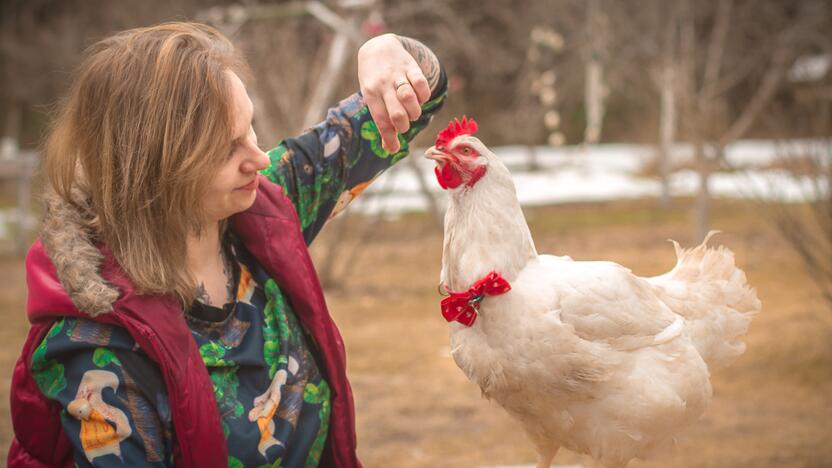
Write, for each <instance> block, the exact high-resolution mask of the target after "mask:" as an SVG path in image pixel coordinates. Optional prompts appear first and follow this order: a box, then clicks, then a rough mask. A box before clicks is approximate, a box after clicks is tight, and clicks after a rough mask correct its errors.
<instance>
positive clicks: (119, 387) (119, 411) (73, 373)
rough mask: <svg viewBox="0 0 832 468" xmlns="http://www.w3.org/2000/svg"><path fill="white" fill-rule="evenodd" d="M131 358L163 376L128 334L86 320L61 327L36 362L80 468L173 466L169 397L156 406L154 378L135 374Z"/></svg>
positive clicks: (43, 345) (53, 332) (38, 378)
mask: <svg viewBox="0 0 832 468" xmlns="http://www.w3.org/2000/svg"><path fill="white" fill-rule="evenodd" d="M119 356H121V357H122V359H120V358H119ZM124 358H127V359H130V360H131V361H134V360H135V362H136V363H138V364H139V367H138V369H140V370H141V369H142V368H143V367H144V368H147V369H155V366H153V365H152V362H151V361H150V359H149V358H148V357H147V356H146V355H144V354H143V353H142V352H141V351H140V350H139V349H138V348H136V347H135V346H134V342H133V341H132V338H131V337H130V335H129V334H128V333H127V332H126V331H125V330H122V329H119V328H117V327H112V326H109V325H102V324H97V323H95V322H91V321H87V320H80V319H79V320H76V319H63V320H59V321H58V322H56V323H55V325H54V326H53V327H52V328H51V330H50V331H49V333H48V334H47V336H46V337H45V338H44V340H43V341H42V342H41V344H40V346H38V348H37V350H36V351H35V353H34V355H33V356H32V362H31V370H32V375H33V376H34V378H35V380H36V382H37V384H38V387H39V388H40V390H41V391H42V392H43V394H44V395H46V397H47V398H49V399H52V400H55V401H57V402H58V403H60V405H61V406H62V407H63V411H62V413H61V422H62V424H63V430H64V433H65V434H66V435H67V438H68V439H69V440H70V442H71V443H72V445H73V447H74V448H75V463H76V466H79V467H90V466H95V467H111V466H112V467H115V466H125V465H126V466H156V467H164V466H172V450H171V440H172V435H171V434H172V425H171V417H170V411H169V410H168V407H167V404H166V397H165V395H164V394H159V395H154V397H153V398H148V397H147V394H146V393H147V392H146V389H147V382H148V381H152V380H153V376H152V375H151V376H150V378H149V379H148V375H140V376H139V375H134V373H133V372H132V370H133V369H136V368H137V367H135V366H130V369H131V371H130V372H128V370H127V369H125V366H124V363H123V362H122V361H123V359H124ZM141 362H144V363H145V364H141ZM156 372H157V373H158V370H156ZM151 373H152V371H151ZM159 379H161V376H159Z"/></svg>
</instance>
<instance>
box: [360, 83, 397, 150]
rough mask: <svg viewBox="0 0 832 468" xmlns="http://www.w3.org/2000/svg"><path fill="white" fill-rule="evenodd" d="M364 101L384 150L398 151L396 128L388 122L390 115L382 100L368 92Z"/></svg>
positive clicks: (373, 93)
mask: <svg viewBox="0 0 832 468" xmlns="http://www.w3.org/2000/svg"><path fill="white" fill-rule="evenodd" d="M364 101H365V102H366V104H367V108H368V109H370V115H371V116H373V121H374V122H375V123H376V127H377V128H378V133H379V135H380V136H381V144H382V146H384V149H386V150H387V151H391V152H396V151H398V150H399V139H398V138H397V137H396V127H395V126H394V125H393V122H392V121H391V120H390V115H389V114H388V113H387V106H386V104H385V102H384V100H383V99H382V98H381V96H380V95H377V94H375V92H373V91H371V90H368V91H367V92H366V93H365V94H364Z"/></svg>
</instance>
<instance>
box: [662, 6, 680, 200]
mask: <svg viewBox="0 0 832 468" xmlns="http://www.w3.org/2000/svg"><path fill="white" fill-rule="evenodd" d="M670 10H671V13H670V15H669V18H668V19H667V22H666V24H665V30H664V34H663V36H664V38H663V39H664V40H663V43H664V44H663V47H662V65H661V70H660V72H659V174H660V180H661V186H662V192H661V196H660V197H659V206H661V207H662V208H665V209H667V208H670V205H671V204H672V200H671V198H670V174H671V172H672V161H671V158H672V154H671V152H672V150H673V143H674V142H675V139H676V66H677V64H676V59H675V57H674V54H675V52H676V26H677V21H676V19H677V12H676V8H675V5H674V7H671V9H670Z"/></svg>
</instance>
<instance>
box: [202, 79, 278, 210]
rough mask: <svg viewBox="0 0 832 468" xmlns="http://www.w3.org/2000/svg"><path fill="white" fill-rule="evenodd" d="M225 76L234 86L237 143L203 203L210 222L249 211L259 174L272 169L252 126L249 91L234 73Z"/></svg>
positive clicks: (234, 127)
mask: <svg viewBox="0 0 832 468" xmlns="http://www.w3.org/2000/svg"><path fill="white" fill-rule="evenodd" d="M226 73H227V74H228V77H229V79H228V81H229V85H230V86H231V100H232V103H231V111H232V119H233V122H234V126H233V133H232V135H233V138H234V141H233V143H232V149H231V153H230V154H229V155H228V160H227V161H226V162H225V163H224V164H223V165H222V167H220V169H219V171H218V172H217V173H216V175H214V178H213V179H212V180H211V182H210V184H209V185H210V187H209V189H208V195H207V196H206V197H205V199H204V201H203V202H204V203H205V207H206V208H205V212H206V215H207V216H208V220H209V222H213V221H220V220H223V219H225V218H227V217H229V216H231V215H233V214H234V213H239V212H240V211H245V210H246V209H248V207H250V206H251V204H252V203H254V198H255V197H256V196H257V172H258V171H259V170H261V169H265V168H266V167H268V165H269V157H268V156H266V154H265V153H264V152H263V151H261V150H260V148H259V147H258V146H257V135H256V134H255V133H254V128H253V127H252V125H251V120H252V112H253V107H252V104H251V99H249V97H248V93H246V88H245V86H243V82H242V81H240V78H239V77H238V76H237V75H236V74H235V73H234V72H231V71H228V72H226Z"/></svg>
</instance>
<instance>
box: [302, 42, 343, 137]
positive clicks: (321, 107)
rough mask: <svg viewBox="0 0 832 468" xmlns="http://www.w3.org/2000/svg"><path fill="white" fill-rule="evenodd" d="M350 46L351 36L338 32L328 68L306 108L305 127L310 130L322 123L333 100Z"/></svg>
mask: <svg viewBox="0 0 832 468" xmlns="http://www.w3.org/2000/svg"><path fill="white" fill-rule="evenodd" d="M349 44H350V39H349V35H348V34H347V33H346V32H344V31H338V32H337V33H336V34H335V37H334V38H333V39H332V44H330V46H329V58H328V59H327V62H326V66H325V67H324V70H323V72H322V73H321V74H320V79H319V80H318V83H317V86H315V90H314V91H313V92H312V97H311V98H310V99H309V107H307V108H306V116H305V117H304V118H303V127H304V128H309V127H311V126H313V125H315V124H316V123H318V122H320V121H321V119H322V118H324V117H325V116H324V115H323V114H324V112H325V111H326V108H327V106H328V105H329V103H330V100H331V99H332V93H333V91H334V90H335V85H336V84H338V82H339V81H340V80H341V71H342V70H343V68H344V64H345V63H346V59H347V56H348V55H350V54H348V53H347V51H348V48H349Z"/></svg>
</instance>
